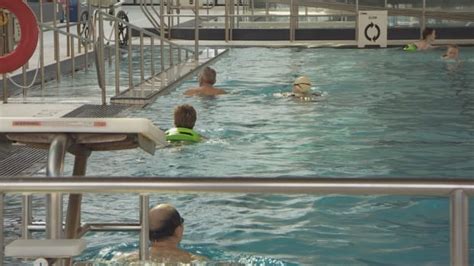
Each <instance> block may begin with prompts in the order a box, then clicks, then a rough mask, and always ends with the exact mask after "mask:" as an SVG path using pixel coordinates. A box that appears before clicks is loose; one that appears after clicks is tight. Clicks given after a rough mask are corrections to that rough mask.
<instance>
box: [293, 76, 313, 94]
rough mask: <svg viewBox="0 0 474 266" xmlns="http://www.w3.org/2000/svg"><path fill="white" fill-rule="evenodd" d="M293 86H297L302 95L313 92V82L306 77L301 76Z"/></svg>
mask: <svg viewBox="0 0 474 266" xmlns="http://www.w3.org/2000/svg"><path fill="white" fill-rule="evenodd" d="M293 86H297V87H298V89H299V90H300V91H301V92H302V93H306V92H309V91H310V90H311V81H310V80H309V78H308V77H306V76H300V77H298V78H296V79H295V82H293Z"/></svg>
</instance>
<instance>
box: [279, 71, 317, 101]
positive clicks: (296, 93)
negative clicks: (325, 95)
mask: <svg viewBox="0 0 474 266" xmlns="http://www.w3.org/2000/svg"><path fill="white" fill-rule="evenodd" d="M283 96H286V97H295V98H299V99H301V100H314V97H315V96H316V97H317V96H321V94H320V93H318V92H313V91H312V90H311V81H310V80H309V78H308V77H306V76H299V77H298V78H296V79H295V81H294V82H293V88H292V90H291V92H287V93H283Z"/></svg>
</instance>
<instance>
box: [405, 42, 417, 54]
mask: <svg viewBox="0 0 474 266" xmlns="http://www.w3.org/2000/svg"><path fill="white" fill-rule="evenodd" d="M416 50H418V47H416V44H414V43H410V44H407V45H405V47H403V51H407V52H414V51H416Z"/></svg>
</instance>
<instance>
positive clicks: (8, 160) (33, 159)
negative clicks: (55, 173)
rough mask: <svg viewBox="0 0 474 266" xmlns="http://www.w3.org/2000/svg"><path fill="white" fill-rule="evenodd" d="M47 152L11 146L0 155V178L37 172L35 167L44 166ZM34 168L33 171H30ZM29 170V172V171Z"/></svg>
mask: <svg viewBox="0 0 474 266" xmlns="http://www.w3.org/2000/svg"><path fill="white" fill-rule="evenodd" d="M47 154H48V151H47V150H43V149H35V148H30V147H27V146H11V147H10V148H9V149H8V150H7V151H3V152H1V153H0V176H16V175H20V174H26V172H29V173H31V174H32V172H36V171H38V170H39V169H38V166H37V165H42V166H43V167H44V165H45V164H46V156H47ZM33 166H36V167H35V171H33V169H30V168H31V167H33ZM29 169H30V170H29Z"/></svg>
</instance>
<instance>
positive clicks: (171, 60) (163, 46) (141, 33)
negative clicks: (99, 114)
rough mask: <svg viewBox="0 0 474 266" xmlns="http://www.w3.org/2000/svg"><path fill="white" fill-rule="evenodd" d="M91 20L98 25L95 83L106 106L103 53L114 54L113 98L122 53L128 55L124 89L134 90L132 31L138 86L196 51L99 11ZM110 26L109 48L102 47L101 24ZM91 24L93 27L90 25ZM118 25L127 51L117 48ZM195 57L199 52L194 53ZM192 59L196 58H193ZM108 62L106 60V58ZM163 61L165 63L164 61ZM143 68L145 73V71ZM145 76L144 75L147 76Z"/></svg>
mask: <svg viewBox="0 0 474 266" xmlns="http://www.w3.org/2000/svg"><path fill="white" fill-rule="evenodd" d="M94 18H96V19H97V20H98V21H97V23H98V37H97V43H96V45H95V49H96V55H97V57H98V60H97V62H98V69H99V71H98V72H99V76H98V77H99V78H98V80H99V81H100V87H101V89H102V103H103V104H105V103H106V88H105V87H106V78H105V76H106V71H105V54H106V52H109V53H110V49H113V50H115V56H114V60H115V73H114V74H115V76H114V80H115V84H114V85H115V96H118V95H119V94H120V87H121V86H120V71H119V70H120V61H121V53H122V52H125V53H127V54H128V56H127V60H128V87H129V88H131V89H133V88H134V87H135V82H134V80H133V68H132V64H133V60H134V58H133V53H132V48H133V45H134V44H133V42H132V38H131V35H132V31H135V32H137V33H138V50H139V57H138V58H139V61H138V64H139V65H140V68H139V69H140V81H139V84H141V83H143V82H145V80H148V79H149V78H151V77H153V76H155V75H159V74H160V73H162V72H164V71H166V70H167V69H169V68H171V67H173V66H175V65H177V64H179V63H182V62H185V61H187V60H188V59H189V58H190V57H191V55H193V54H195V53H196V51H193V50H191V49H188V48H186V47H183V46H181V45H178V44H176V43H174V42H172V41H169V40H167V39H165V36H164V35H163V34H160V35H158V34H155V33H153V32H151V31H148V30H146V29H143V28H141V27H138V26H135V25H133V24H131V23H129V22H127V21H123V20H120V19H118V18H117V17H114V16H111V15H109V14H107V13H105V12H104V11H102V10H97V11H96V14H95V15H94ZM106 21H108V22H111V23H112V24H113V27H112V29H111V30H112V31H113V32H114V33H115V34H113V36H114V37H113V40H109V41H111V43H113V44H106V43H105V41H106V37H105V27H104V25H105V23H104V22H106ZM94 24H95V23H94ZM119 25H120V26H121V27H126V28H127V31H128V34H129V38H128V43H127V49H125V48H124V47H120V45H119V41H120V40H119V34H118V33H119ZM145 39H147V40H149V43H148V44H147V45H146V48H148V49H149V56H150V60H149V62H150V63H149V64H146V60H145V55H144V54H145ZM155 39H159V40H160V43H159V49H160V50H159V51H160V53H159V54H160V71H157V70H156V69H155V53H154V51H155V49H156V46H157V45H156V44H155ZM198 53H199V51H198ZM194 57H196V55H195V56H194ZM109 58H110V57H109ZM165 59H167V60H165ZM145 68H146V69H145ZM147 73H148V75H147Z"/></svg>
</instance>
